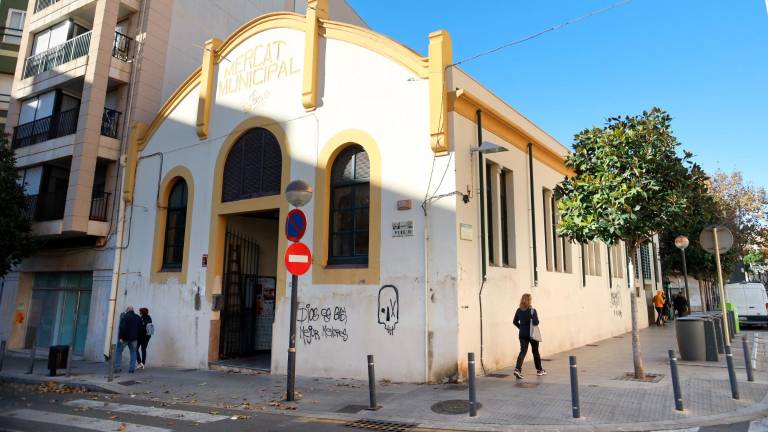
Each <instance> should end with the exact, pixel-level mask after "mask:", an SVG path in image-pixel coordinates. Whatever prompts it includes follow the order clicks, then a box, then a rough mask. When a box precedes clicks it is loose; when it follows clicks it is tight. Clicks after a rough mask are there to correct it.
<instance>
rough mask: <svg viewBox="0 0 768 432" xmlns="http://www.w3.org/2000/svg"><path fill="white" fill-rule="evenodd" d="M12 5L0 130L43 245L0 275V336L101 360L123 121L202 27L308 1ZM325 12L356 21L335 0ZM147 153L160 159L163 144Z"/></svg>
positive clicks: (34, 1)
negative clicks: (11, 64) (10, 66)
mask: <svg viewBox="0 0 768 432" xmlns="http://www.w3.org/2000/svg"><path fill="white" fill-rule="evenodd" d="M20 4H26V1H24V2H22V1H3V2H2V7H3V8H4V7H6V5H8V7H9V8H12V7H21V6H19V5H20ZM24 9H25V10H24ZM18 10H19V11H20V12H18V13H17V12H15V10H14V9H9V11H10V12H8V13H7V14H8V19H7V20H6V27H8V26H9V25H11V26H13V25H20V24H19V23H22V22H23V23H24V24H23V31H18V32H16V33H13V34H11V35H7V33H8V31H6V35H5V36H4V39H3V42H4V43H6V42H8V43H10V42H16V43H17V44H18V45H17V46H18V52H19V53H20V55H19V60H18V62H16V63H15V78H14V79H13V81H12V86H11V91H10V93H11V98H10V101H9V103H8V110H7V111H8V119H7V122H6V126H5V131H6V133H7V134H8V135H9V141H10V142H9V145H11V146H12V147H13V149H14V150H15V154H16V158H17V166H18V168H19V176H20V181H21V182H23V185H24V188H25V192H26V194H27V195H28V212H29V217H30V218H31V220H32V222H33V224H32V232H33V234H34V235H35V236H36V238H37V239H38V240H39V241H40V247H39V249H38V250H37V251H36V252H35V254H34V255H33V256H31V257H29V258H27V259H25V260H24V261H23V262H22V263H21V264H20V266H19V267H18V268H17V269H16V270H15V271H14V272H13V273H11V274H9V275H7V276H6V278H5V280H4V281H2V284H3V290H2V299H1V300H0V318H2V321H1V322H0V338H2V339H7V340H8V346H9V348H10V349H28V348H31V347H32V346H33V345H35V346H37V347H39V348H41V349H45V348H46V347H48V346H50V345H59V344H71V345H73V346H74V352H75V353H76V354H79V355H83V356H84V357H85V358H88V359H93V360H98V359H101V358H102V353H103V347H104V345H105V336H106V334H107V330H106V326H105V322H107V316H108V315H109V311H110V300H111V295H110V293H112V292H114V290H113V289H112V288H113V286H112V285H113V283H114V280H115V270H114V268H113V267H114V266H113V263H114V256H115V251H116V250H119V249H123V248H127V247H128V245H129V244H130V242H131V237H130V235H129V236H126V237H125V238H120V236H119V235H117V225H118V224H117V219H118V215H120V214H123V213H122V208H121V204H120V203H121V200H119V199H117V198H118V197H119V195H120V187H121V178H122V175H123V166H122V163H121V160H122V159H123V158H122V155H123V153H124V152H123V149H124V147H125V143H126V141H127V139H126V137H127V136H128V132H129V130H130V125H132V124H134V123H136V122H147V121H150V120H151V119H152V118H153V116H154V115H155V114H156V113H157V111H158V110H159V109H160V107H161V104H162V103H163V101H164V100H165V99H166V98H167V96H168V95H169V94H170V93H171V92H172V91H173V90H174V89H175V88H176V87H178V86H179V85H181V84H182V83H183V81H184V80H185V79H186V77H187V76H188V75H189V74H190V73H191V72H192V71H193V70H194V69H195V68H197V67H199V64H200V58H201V57H202V55H203V52H204V48H203V46H204V44H205V40H206V39H208V38H210V37H225V36H226V35H228V34H230V33H231V32H233V31H234V30H235V29H237V28H238V27H239V26H240V25H242V24H243V23H244V22H246V21H248V20H250V19H251V18H253V17H256V16H260V15H263V14H265V13H269V12H274V11H289V12H298V13H304V12H305V10H306V2H304V3H303V4H302V2H301V1H299V2H296V1H293V0H229V1H226V2H222V1H218V0H30V1H29V4H28V5H26V7H25V8H23V7H22V9H18ZM334 10H335V15H336V16H335V19H337V20H340V21H347V22H352V23H354V24H358V25H364V23H363V22H362V20H360V18H359V17H358V16H357V15H356V14H355V13H354V11H353V10H352V9H351V8H350V7H349V6H348V5H347V4H346V3H345V2H344V1H343V0H338V1H336V2H335V7H334ZM3 11H4V9H3ZM9 23H10V24H9ZM202 28H204V29H205V31H204V32H201V31H199V30H200V29H202ZM6 36H7V37H8V38H9V39H12V41H10V40H9V41H6V39H5V38H6ZM2 52H3V53H4V52H5V51H2ZM2 92H3V91H2V90H1V89H0V93H2ZM145 158H147V159H153V161H152V162H153V163H158V164H160V166H162V164H163V156H162V155H146V156H145ZM132 211H133V212H139V213H141V212H142V211H147V209H141V208H133V209H132ZM127 217H134V215H133V213H130V214H128V216H127ZM139 229H141V227H139ZM137 306H138V305H137Z"/></svg>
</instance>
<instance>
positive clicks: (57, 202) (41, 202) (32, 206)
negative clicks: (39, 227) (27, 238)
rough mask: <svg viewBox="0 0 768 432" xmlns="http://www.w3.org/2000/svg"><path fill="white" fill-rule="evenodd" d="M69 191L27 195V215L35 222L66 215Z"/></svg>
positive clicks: (60, 217)
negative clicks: (65, 207) (65, 209)
mask: <svg viewBox="0 0 768 432" xmlns="http://www.w3.org/2000/svg"><path fill="white" fill-rule="evenodd" d="M66 203H67V191H60V192H43V193H39V194H37V195H29V196H27V209H26V210H27V217H28V218H29V219H30V220H32V221H35V222H46V221H52V220H57V219H62V218H63V217H64V206H65V205H66Z"/></svg>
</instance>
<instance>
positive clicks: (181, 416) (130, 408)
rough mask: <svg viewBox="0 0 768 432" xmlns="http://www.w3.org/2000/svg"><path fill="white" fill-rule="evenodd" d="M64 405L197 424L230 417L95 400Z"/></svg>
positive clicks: (77, 401)
mask: <svg viewBox="0 0 768 432" xmlns="http://www.w3.org/2000/svg"><path fill="white" fill-rule="evenodd" d="M64 405H67V406H71V407H75V408H86V409H96V410H102V411H111V412H119V413H125V414H135V415H142V416H150V417H160V418H164V419H171V420H185V421H191V422H196V423H211V422H215V421H219V420H226V419H228V418H229V417H228V416H223V415H213V414H208V413H201V412H195V411H184V410H177V409H168V408H156V407H152V406H143V405H127V404H121V403H112V402H100V401H95V400H87V399H78V400H73V401H69V402H65V403H64Z"/></svg>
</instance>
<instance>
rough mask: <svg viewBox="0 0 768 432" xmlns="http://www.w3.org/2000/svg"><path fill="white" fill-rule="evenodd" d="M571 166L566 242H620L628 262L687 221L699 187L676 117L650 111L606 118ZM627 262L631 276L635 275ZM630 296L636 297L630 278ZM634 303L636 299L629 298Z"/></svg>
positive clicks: (562, 193)
mask: <svg viewBox="0 0 768 432" xmlns="http://www.w3.org/2000/svg"><path fill="white" fill-rule="evenodd" d="M574 141H575V142H574V146H573V147H574V148H573V152H572V153H571V154H570V155H569V156H568V158H567V160H566V162H565V163H566V166H568V167H569V168H571V169H572V170H573V171H574V173H575V174H574V175H573V176H571V177H567V178H566V179H565V180H563V181H562V182H561V183H560V184H559V185H558V186H557V187H556V188H555V195H556V197H557V199H558V210H559V212H560V216H561V221H560V223H559V225H558V231H559V232H560V234H561V235H564V236H567V237H570V238H571V239H573V240H575V241H577V242H580V243H586V242H588V241H592V240H595V239H599V240H602V241H603V242H605V243H607V244H614V243H616V242H617V241H619V240H623V241H624V242H625V244H626V246H627V249H628V251H629V254H630V256H631V257H635V256H636V254H637V250H638V248H639V247H640V245H642V244H643V243H644V242H646V241H648V240H650V239H652V238H653V236H654V235H656V234H657V233H659V232H660V231H661V230H663V229H664V228H665V227H666V226H669V225H670V224H672V223H673V222H674V221H675V220H677V219H678V218H681V217H682V216H683V214H684V213H683V212H684V210H685V209H686V206H687V205H688V203H687V202H688V198H689V197H688V193H687V192H686V191H688V190H690V189H692V188H693V187H695V185H696V181H697V180H696V179H694V178H693V175H692V174H691V172H690V171H689V170H688V169H687V168H686V167H685V166H684V163H685V162H687V161H689V159H690V158H691V156H692V155H691V154H690V153H688V152H685V153H684V156H683V157H679V156H678V155H677V153H676V149H677V147H678V145H679V143H678V141H677V138H675V136H674V135H673V134H672V131H671V117H670V116H669V114H667V113H666V112H665V111H664V110H661V109H659V108H653V109H651V110H650V111H645V112H643V114H642V115H639V116H627V117H613V118H609V119H608V120H607V122H606V125H605V126H604V127H602V128H599V127H593V128H591V129H585V130H583V131H582V132H580V133H578V134H576V136H575V138H574ZM632 261H633V260H629V264H628V274H630V275H632V274H634V269H633V266H634V264H633V262H632ZM629 284H630V293H634V292H635V288H634V284H635V281H634V278H633V277H630V278H629ZM630 296H632V294H630ZM630 305H631V319H632V358H633V363H634V374H635V378H637V379H643V378H645V371H644V369H643V360H642V353H641V350H640V335H639V329H638V322H637V313H638V312H637V302H636V300H635V299H634V298H633V299H632V301H630Z"/></svg>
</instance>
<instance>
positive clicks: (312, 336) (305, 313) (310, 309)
mask: <svg viewBox="0 0 768 432" xmlns="http://www.w3.org/2000/svg"><path fill="white" fill-rule="evenodd" d="M296 321H297V323H298V324H299V327H300V333H301V340H302V342H304V344H305V345H310V344H312V343H313V342H318V341H321V340H324V339H330V340H339V341H342V342H346V341H348V340H349V333H348V332H347V328H346V326H347V308H346V307H345V306H313V305H312V304H310V303H306V304H303V305H299V310H298V314H297V317H296ZM313 323H317V324H315V325H313Z"/></svg>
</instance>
